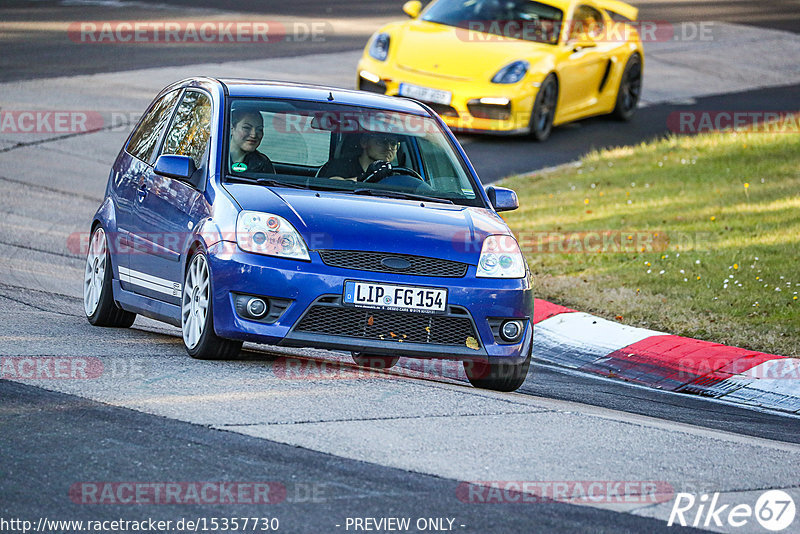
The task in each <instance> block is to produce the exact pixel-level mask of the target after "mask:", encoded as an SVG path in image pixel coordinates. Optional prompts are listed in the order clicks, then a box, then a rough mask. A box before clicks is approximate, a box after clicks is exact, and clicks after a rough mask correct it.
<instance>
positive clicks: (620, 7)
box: [598, 0, 639, 21]
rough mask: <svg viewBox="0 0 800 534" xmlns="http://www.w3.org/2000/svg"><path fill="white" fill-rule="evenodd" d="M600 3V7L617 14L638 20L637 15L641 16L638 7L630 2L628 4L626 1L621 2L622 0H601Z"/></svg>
mask: <svg viewBox="0 0 800 534" xmlns="http://www.w3.org/2000/svg"><path fill="white" fill-rule="evenodd" d="M598 3H599V4H600V7H602V8H603V9H605V10H606V11H612V12H614V13H616V14H617V15H622V16H623V17H625V18H626V19H628V20H631V21H634V20H636V17H638V16H639V9H638V8H635V7H633V6H632V5H630V4H626V3H625V2H620V0H600V1H599V2H598Z"/></svg>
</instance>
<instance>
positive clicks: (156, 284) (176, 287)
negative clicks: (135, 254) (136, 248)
mask: <svg viewBox="0 0 800 534" xmlns="http://www.w3.org/2000/svg"><path fill="white" fill-rule="evenodd" d="M119 278H120V280H122V281H123V282H127V283H129V284H133V285H135V286H139V287H144V288H146V289H150V290H153V291H158V292H159V293H164V294H167V295H171V296H173V297H178V296H180V294H181V289H182V286H181V284H179V283H178V282H173V281H171V280H166V279H164V278H159V277H157V276H152V275H149V274H147V273H143V272H140V271H135V270H133V269H128V268H127V267H119Z"/></svg>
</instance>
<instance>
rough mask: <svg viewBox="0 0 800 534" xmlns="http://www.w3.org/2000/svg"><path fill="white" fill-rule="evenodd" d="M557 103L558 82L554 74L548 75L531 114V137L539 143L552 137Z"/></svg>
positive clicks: (537, 94) (537, 95) (540, 88)
mask: <svg viewBox="0 0 800 534" xmlns="http://www.w3.org/2000/svg"><path fill="white" fill-rule="evenodd" d="M557 103H558V80H556V77H555V75H554V74H548V75H547V78H545V79H544V81H543V82H542V85H541V86H540V87H539V92H538V93H536V99H535V100H534V102H533V111H532V112H531V122H530V130H531V131H530V135H531V137H533V138H534V139H536V140H537V141H544V140H545V139H547V138H548V137H550V132H551V131H552V130H553V119H554V118H555V116H556V104H557Z"/></svg>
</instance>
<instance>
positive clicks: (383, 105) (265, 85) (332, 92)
mask: <svg viewBox="0 0 800 534" xmlns="http://www.w3.org/2000/svg"><path fill="white" fill-rule="evenodd" d="M219 82H220V83H222V84H224V85H225V86H226V87H227V88H228V94H229V95H230V96H232V97H240V98H293V99H299V100H310V101H314V102H336V103H338V104H349V105H357V106H367V107H373V108H379V109H384V110H389V111H397V112H400V113H413V114H415V115H424V116H428V115H429V114H428V112H427V111H426V110H425V109H424V108H423V107H422V106H420V105H419V104H417V103H416V102H414V101H412V100H408V99H405V98H397V97H391V96H384V95H379V94H376V93H368V92H366V91H355V90H351V89H342V88H340V87H327V86H324V85H311V84H299V83H291V82H281V81H268V80H240V79H231V78H223V79H219ZM331 96H333V100H330V97H331Z"/></svg>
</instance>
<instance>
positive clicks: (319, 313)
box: [294, 303, 480, 348]
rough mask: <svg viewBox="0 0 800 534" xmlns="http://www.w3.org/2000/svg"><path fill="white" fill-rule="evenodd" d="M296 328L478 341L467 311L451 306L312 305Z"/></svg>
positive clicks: (441, 341) (340, 333) (351, 334)
mask: <svg viewBox="0 0 800 534" xmlns="http://www.w3.org/2000/svg"><path fill="white" fill-rule="evenodd" d="M294 330H295V331H296V332H307V333H314V334H325V335H331V336H344V337H352V338H361V339H373V340H383V341H396V342H398V343H403V342H405V343H425V344H431V345H454V346H461V347H463V346H469V347H470V348H476V347H477V345H478V344H479V343H480V342H479V341H478V339H479V338H478V335H477V334H476V332H475V326H474V325H473V323H472V319H471V318H470V316H469V313H468V312H467V311H466V310H465V309H463V308H458V307H455V306H451V307H450V310H449V313H448V315H426V314H420V313H411V312H398V311H385V310H369V309H363V308H351V307H346V306H342V305H341V304H339V303H317V304H314V305H312V306H311V307H310V308H309V309H308V311H307V312H306V314H305V315H304V316H303V318H302V319H301V320H300V322H299V323H298V324H297V326H296V327H295V329H294Z"/></svg>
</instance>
